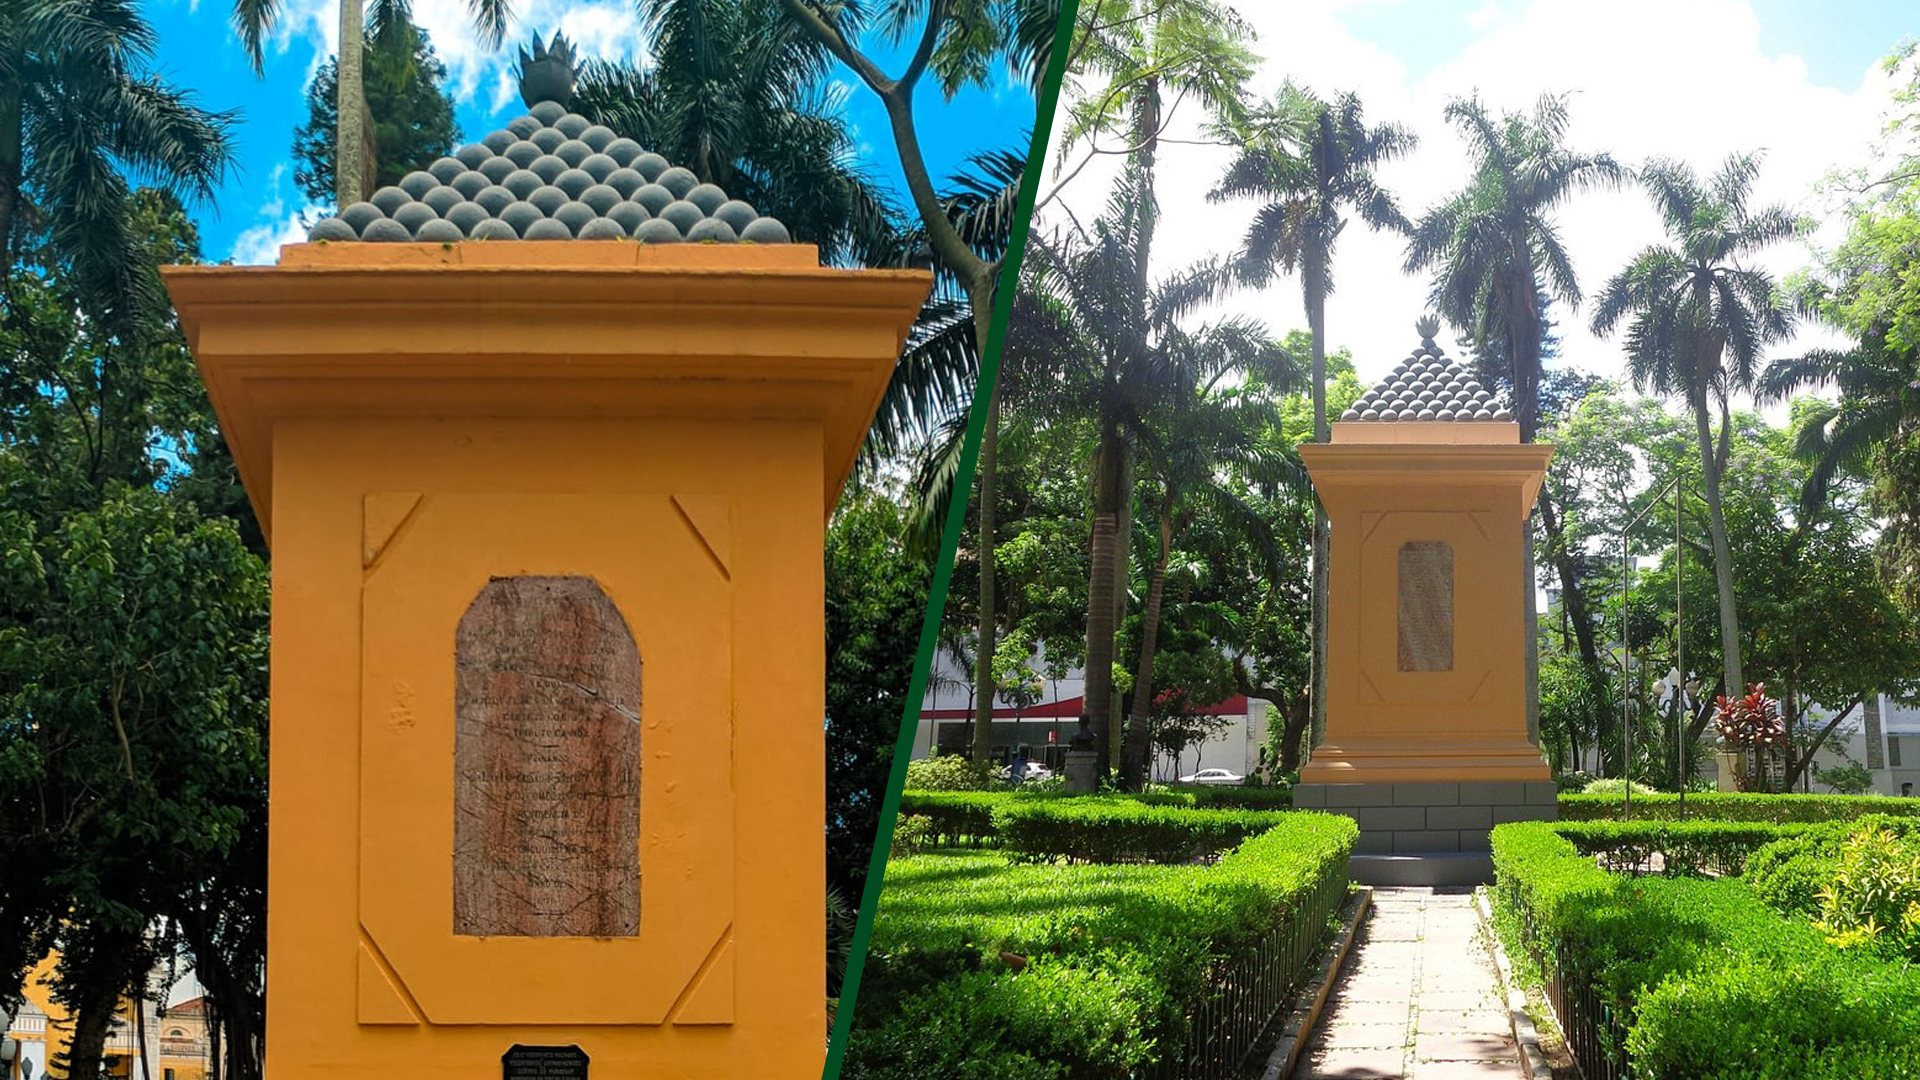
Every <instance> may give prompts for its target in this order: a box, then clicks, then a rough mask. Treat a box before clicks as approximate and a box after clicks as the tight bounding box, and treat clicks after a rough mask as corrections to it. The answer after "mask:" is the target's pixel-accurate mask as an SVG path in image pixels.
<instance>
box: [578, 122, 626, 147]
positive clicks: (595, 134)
mask: <svg viewBox="0 0 1920 1080" xmlns="http://www.w3.org/2000/svg"><path fill="white" fill-rule="evenodd" d="M617 137H618V136H616V135H614V133H613V129H612V128H610V127H606V126H604V125H602V124H594V125H592V126H591V127H589V128H587V130H585V131H583V132H581V133H580V134H578V135H576V136H574V138H576V139H579V140H580V141H581V142H583V143H586V144H587V145H588V146H591V147H593V148H594V149H595V150H605V149H606V148H607V144H609V143H611V142H613V140H614V139H615V138H617Z"/></svg>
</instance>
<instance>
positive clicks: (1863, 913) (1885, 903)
mask: <svg viewBox="0 0 1920 1080" xmlns="http://www.w3.org/2000/svg"><path fill="white" fill-rule="evenodd" d="M1818 895H1819V901H1820V917H1819V921H1818V922H1817V923H1815V925H1817V926H1818V927H1820V929H1821V930H1823V931H1825V932H1826V934H1827V940H1829V941H1831V942H1833V943H1834V944H1836V945H1841V946H1855V945H1861V946H1868V947H1871V948H1874V949H1877V950H1879V951H1881V952H1884V953H1887V954H1888V955H1891V956H1905V957H1907V958H1908V959H1911V960H1920V839H1916V838H1913V837H1908V836H1902V835H1900V834H1899V833H1896V832H1894V831H1893V830H1892V829H1883V828H1878V827H1876V826H1873V825H1866V826H1862V827H1860V828H1858V829H1856V830H1855V831H1854V833H1853V835H1852V836H1849V837H1848V838H1847V840H1846V842H1845V843H1843V844H1841V845H1840V857H1839V858H1838V859H1837V860H1835V863H1834V866H1833V870H1832V872H1831V873H1830V874H1829V875H1828V878H1827V881H1826V884H1825V885H1824V886H1823V887H1822V888H1821V890H1820V892H1819V894H1818Z"/></svg>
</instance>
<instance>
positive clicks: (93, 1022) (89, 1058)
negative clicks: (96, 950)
mask: <svg viewBox="0 0 1920 1080" xmlns="http://www.w3.org/2000/svg"><path fill="white" fill-rule="evenodd" d="M119 1004H120V993H119V991H118V990H117V989H116V990H114V991H111V992H102V993H95V994H91V995H89V996H88V997H87V999H86V1000H84V1001H81V1002H78V1003H76V1006H75V1008H74V1016H73V1039H72V1040H71V1041H70V1042H68V1043H67V1075H68V1076H70V1077H76V1078H78V1077H95V1076H99V1075H100V1073H101V1069H102V1061H101V1059H102V1056H103V1054H104V1052H105V1050H106V1045H107V1033H108V1032H109V1031H110V1030H111V1028H112V1025H113V1018H114V1013H115V1011H116V1009H117V1007H118V1006H119Z"/></svg>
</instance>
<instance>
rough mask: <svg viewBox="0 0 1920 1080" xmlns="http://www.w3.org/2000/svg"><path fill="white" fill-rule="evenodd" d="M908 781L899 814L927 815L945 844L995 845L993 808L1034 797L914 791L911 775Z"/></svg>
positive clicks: (997, 838) (1008, 793) (1012, 793)
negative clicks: (1015, 800)
mask: <svg viewBox="0 0 1920 1080" xmlns="http://www.w3.org/2000/svg"><path fill="white" fill-rule="evenodd" d="M942 758H954V759H956V760H962V761H964V760H965V758H964V757H963V756H962V755H960V754H945V755H942ZM942 758H935V759H934V760H935V761H939V760H941V759H942ZM907 768H908V769H909V770H911V769H912V768H913V765H912V764H909V765H908V766H907ZM908 784H909V789H908V790H906V791H902V792H901V793H900V813H901V814H903V815H905V814H916V815H919V816H921V817H924V818H926V819H927V822H928V825H929V827H930V828H931V829H932V831H933V835H934V837H935V839H936V840H937V841H938V842H939V843H942V844H947V845H956V844H962V843H971V844H973V845H974V846H976V847H978V846H980V845H982V844H988V845H998V844H999V841H1000V836H999V833H997V832H996V831H995V830H994V824H993V812H994V810H995V809H997V808H998V807H999V806H1000V805H1001V804H1003V803H1006V802H1009V801H1011V800H1014V799H1020V798H1035V797H1036V796H1035V795H1033V794H1031V793H1029V792H1027V791H1025V790H1020V791H1004V790H1003V791H996V792H988V791H951V790H949V791H937V790H936V791H915V790H912V787H911V785H912V778H911V777H909V778H908ZM1023 788H1024V785H1023Z"/></svg>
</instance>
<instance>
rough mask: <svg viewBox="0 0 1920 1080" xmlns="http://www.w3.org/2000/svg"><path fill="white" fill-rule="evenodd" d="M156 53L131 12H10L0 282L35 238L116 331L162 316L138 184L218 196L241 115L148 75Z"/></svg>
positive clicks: (33, 8) (65, 5) (0, 5)
mask: <svg viewBox="0 0 1920 1080" xmlns="http://www.w3.org/2000/svg"><path fill="white" fill-rule="evenodd" d="M154 43H155V39H154V33H153V29H152V27H150V26H149V25H148V24H147V23H146V21H145V20H144V19H142V18H141V17H140V13H139V11H138V9H137V8H135V7H134V5H132V4H130V3H127V2H126V0H0V284H4V282H5V281H6V280H7V278H8V277H9V276H10V275H11V273H12V270H13V267H14V264H15V262H16V261H17V259H18V256H19V253H20V243H21V241H22V240H23V239H24V238H25V237H26V236H27V235H28V234H29V233H33V234H37V235H39V236H42V237H44V238H45V239H46V241H47V242H48V243H49V244H50V246H51V250H52V254H53V255H54V257H56V258H58V259H61V260H63V261H68V262H70V263H71V264H72V267H73V270H74V273H75V276H76V277H77V278H78V280H79V281H80V283H81V284H80V288H81V291H82V292H83V294H84V295H85V298H86V300H87V301H88V306H89V307H91V308H92V309H93V314H95V315H96V316H98V317H101V318H104V319H106V320H108V322H109V323H110V324H112V325H116V326H122V327H123V326H125V325H126V324H127V323H129V322H130V321H131V320H132V319H133V318H135V317H136V316H137V314H138V313H140V312H143V311H154V310H159V309H161V308H162V307H164V303H165V301H164V297H163V295H162V293H161V291H160V286H159V281H158V279H157V278H156V277H154V276H153V275H152V274H151V273H150V272H149V271H147V270H145V269H143V266H142V260H141V258H140V257H139V245H140V243H141V238H140V237H138V236H136V235H134V232H133V230H132V229H130V228H129V224H128V222H129V219H130V218H131V216H132V215H131V213H130V211H129V207H130V205H131V191H130V189H129V185H128V178H129V176H131V177H133V178H134V179H137V180H138V181H140V182H141V183H143V184H145V185H147V186H150V187H154V188H158V189H161V190H163V191H165V192H166V193H167V194H168V195H169V196H172V197H174V198H181V199H185V198H202V199H204V198H210V197H211V196H212V194H213V189H214V188H215V187H216V186H217V185H218V184H219V183H220V180H221V178H222V177H223V176H225V174H226V171H227V169H228V168H230V167H231V166H232V164H233V148H232V147H231V146H230V145H229V143H228V141H227V140H228V132H229V131H230V129H231V128H232V126H233V121H234V114H232V113H229V112H209V111H207V110H204V109H201V108H199V107H198V106H196V105H195V103H194V96H193V95H192V94H191V93H189V92H186V91H182V90H178V89H175V88H174V87H172V86H170V85H168V84H166V83H164V82H162V81H160V79H158V78H157V77H155V76H154V75H152V74H150V73H149V72H148V71H147V70H146V68H147V65H148V64H149V62H150V61H151V60H152V57H153V49H154Z"/></svg>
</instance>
